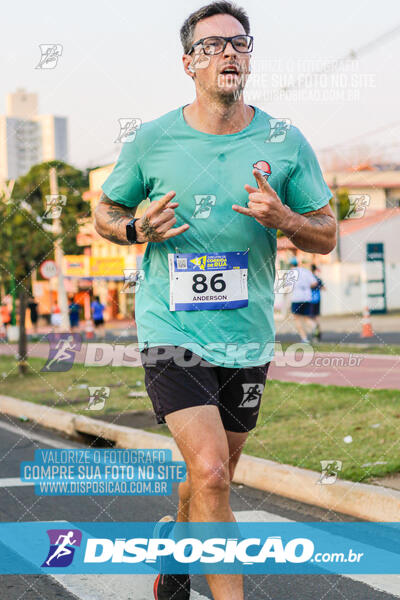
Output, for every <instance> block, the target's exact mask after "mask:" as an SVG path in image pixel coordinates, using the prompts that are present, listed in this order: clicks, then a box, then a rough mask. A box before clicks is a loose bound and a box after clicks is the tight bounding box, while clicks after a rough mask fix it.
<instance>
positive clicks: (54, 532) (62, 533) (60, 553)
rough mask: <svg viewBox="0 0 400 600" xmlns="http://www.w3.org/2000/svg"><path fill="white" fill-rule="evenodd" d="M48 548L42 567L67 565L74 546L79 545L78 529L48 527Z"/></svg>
mask: <svg viewBox="0 0 400 600" xmlns="http://www.w3.org/2000/svg"><path fill="white" fill-rule="evenodd" d="M47 535H48V536H49V540H50V548H49V552H48V555H47V557H46V560H45V561H44V563H43V564H42V567H68V566H69V565H70V564H71V563H72V561H73V558H74V554H75V548H77V547H78V546H80V545H81V541H82V532H81V531H80V530H79V529H48V530H47Z"/></svg>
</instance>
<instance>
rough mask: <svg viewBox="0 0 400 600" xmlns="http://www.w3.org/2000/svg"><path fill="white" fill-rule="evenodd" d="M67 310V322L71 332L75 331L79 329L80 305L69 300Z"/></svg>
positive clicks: (71, 299)
mask: <svg viewBox="0 0 400 600" xmlns="http://www.w3.org/2000/svg"><path fill="white" fill-rule="evenodd" d="M68 310H69V322H70V325H71V331H77V330H78V329H79V313H80V310H81V307H80V305H79V304H78V303H77V302H75V301H74V299H73V298H70V304H69V306H68Z"/></svg>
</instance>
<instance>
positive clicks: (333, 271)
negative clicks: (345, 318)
mask: <svg viewBox="0 0 400 600" xmlns="http://www.w3.org/2000/svg"><path fill="white" fill-rule="evenodd" d="M399 259H400V256H399V257H398V262H388V261H386V264H385V267H386V268H385V276H386V306H387V309H388V310H396V309H397V310H398V309H400V260H399ZM320 269H321V279H322V280H323V281H324V283H325V287H326V290H325V291H322V292H321V314H322V315H340V314H351V313H360V312H362V310H363V308H364V306H365V288H364V281H365V263H335V264H331V265H321V267H320Z"/></svg>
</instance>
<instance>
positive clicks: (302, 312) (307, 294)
mask: <svg viewBox="0 0 400 600" xmlns="http://www.w3.org/2000/svg"><path fill="white" fill-rule="evenodd" d="M290 265H291V266H292V267H294V270H295V271H296V272H297V278H296V281H295V283H294V286H293V291H292V306H291V309H292V314H293V318H294V324H295V326H296V329H297V332H298V334H299V336H300V339H301V343H302V344H309V343H310V340H309V335H310V337H312V335H313V330H314V321H313V320H312V318H311V299H312V290H313V288H315V287H316V286H317V285H318V282H317V279H316V278H315V277H314V275H313V274H312V273H311V271H310V270H309V269H307V266H306V263H305V262H304V261H303V262H302V266H301V267H299V266H298V262H297V258H296V257H293V258H291V259H290ZM307 325H308V327H307Z"/></svg>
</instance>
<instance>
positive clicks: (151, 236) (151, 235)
mask: <svg viewBox="0 0 400 600" xmlns="http://www.w3.org/2000/svg"><path fill="white" fill-rule="evenodd" d="M140 228H141V230H142V231H143V235H144V237H145V238H146V239H147V240H148V241H149V242H161V241H162V240H163V239H164V238H163V236H162V234H161V233H158V232H157V230H156V228H155V227H154V225H152V224H151V223H150V219H149V218H148V217H146V216H144V217H142V222H141V224H140Z"/></svg>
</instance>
